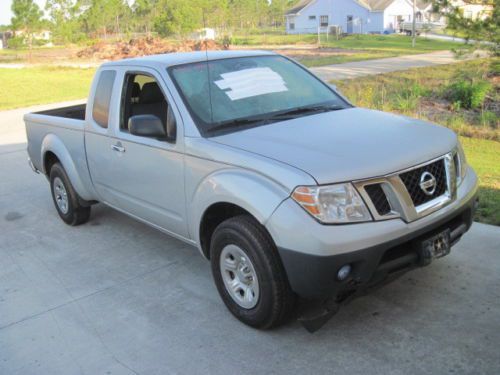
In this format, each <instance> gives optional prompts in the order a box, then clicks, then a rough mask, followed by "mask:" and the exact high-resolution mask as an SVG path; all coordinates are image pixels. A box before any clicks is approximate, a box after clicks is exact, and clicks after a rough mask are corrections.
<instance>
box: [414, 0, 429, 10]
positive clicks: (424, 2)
mask: <svg viewBox="0 0 500 375" xmlns="http://www.w3.org/2000/svg"><path fill="white" fill-rule="evenodd" d="M430 5H432V2H431V1H430V0H417V8H418V9H420V10H424V9H427V8H428V7H429V6H430Z"/></svg>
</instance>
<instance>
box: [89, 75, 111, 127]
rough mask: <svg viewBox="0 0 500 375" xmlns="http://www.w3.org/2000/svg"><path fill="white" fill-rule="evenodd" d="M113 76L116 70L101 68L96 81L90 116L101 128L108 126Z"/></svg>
mask: <svg viewBox="0 0 500 375" xmlns="http://www.w3.org/2000/svg"><path fill="white" fill-rule="evenodd" d="M115 77H116V72H115V71H114V70H103V71H102V72H101V74H100V75H99V81H98V82H97V87H96V91H95V95H94V104H93V106H92V118H93V119H94V121H95V122H97V124H98V125H99V126H101V127H103V128H107V127H108V121H109V104H110V103H111V94H112V92H113V84H114V83H115Z"/></svg>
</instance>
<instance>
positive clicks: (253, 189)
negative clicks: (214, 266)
mask: <svg viewBox="0 0 500 375" xmlns="http://www.w3.org/2000/svg"><path fill="white" fill-rule="evenodd" d="M289 194H290V193H289V192H288V191H287V190H286V189H285V188H284V187H283V186H280V185H278V184H276V183H275V182H273V181H271V180H269V179H267V178H265V177H264V176H262V175H259V174H256V173H253V172H250V171H244V170H237V169H231V170H223V171H219V172H216V173H214V174H212V175H210V176H208V177H207V178H206V179H205V180H204V181H203V182H202V183H201V184H200V185H199V186H198V188H197V189H196V191H195V192H194V194H193V196H192V199H191V201H190V204H189V210H190V211H191V214H190V217H191V224H190V228H191V233H192V237H194V239H195V242H196V243H197V245H198V247H199V249H200V251H201V252H202V254H203V255H204V256H205V257H206V258H207V259H209V258H210V238H211V235H212V233H213V231H214V230H215V228H216V227H217V225H219V224H220V223H221V222H222V221H224V220H226V219H228V218H230V217H233V216H237V215H241V214H247V215H249V216H251V217H253V218H254V219H255V220H256V221H257V222H259V223H260V224H262V225H263V226H265V223H266V222H267V220H268V219H269V217H271V215H272V213H273V212H274V210H275V209H276V208H277V207H278V206H279V204H280V203H281V202H282V201H283V200H284V199H286V198H287V197H288V196H289Z"/></svg>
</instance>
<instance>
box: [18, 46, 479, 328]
mask: <svg viewBox="0 0 500 375" xmlns="http://www.w3.org/2000/svg"><path fill="white" fill-rule="evenodd" d="M25 122H26V131H27V135H28V153H29V163H30V165H31V167H32V168H33V170H34V171H36V172H41V173H43V174H44V175H45V176H46V177H47V179H48V180H49V181H50V187H51V191H52V198H53V200H54V204H55V208H56V209H57V212H58V214H59V216H60V217H61V219H62V220H64V221H65V222H66V223H67V224H69V225H78V224H82V223H85V222H86V221H87V220H89V218H90V216H91V215H90V210H91V206H92V205H93V204H97V203H98V202H101V203H103V204H106V205H108V206H110V207H113V208H115V209H116V210H118V211H121V212H123V213H125V214H127V215H130V216H132V217H134V218H136V219H137V220H140V221H142V222H144V223H147V224H149V225H151V226H153V227H155V228H157V229H159V230H161V231H163V232H165V233H167V234H169V235H171V236H174V237H176V238H178V239H180V240H182V241H185V242H187V243H189V244H191V245H193V246H196V247H198V249H199V251H200V252H201V254H202V255H203V256H204V257H206V258H207V259H209V260H210V262H211V267H212V273H213V278H214V281H215V284H216V286H217V289H218V291H219V294H220V296H221V298H222V300H223V301H224V303H225V304H226V306H227V308H228V309H229V310H230V311H231V313H232V314H234V315H235V316H236V317H237V318H238V319H240V320H241V321H242V322H244V323H246V324H248V325H251V326H253V327H258V328H270V327H273V326H276V325H278V324H280V323H282V322H284V321H285V319H287V317H290V316H291V314H290V313H291V312H292V311H295V312H296V313H295V314H294V316H298V317H299V319H301V320H302V321H303V322H304V324H306V327H307V324H310V325H309V328H310V329H314V324H318V322H320V323H321V322H322V321H324V319H326V318H328V317H330V316H331V315H333V313H334V312H335V311H336V310H337V307H338V306H339V305H341V304H342V303H345V302H347V301H349V300H351V299H352V298H354V297H356V296H359V295H361V294H362V293H364V292H366V291H368V290H370V289H372V288H373V287H374V286H376V285H380V284H382V283H385V282H387V281H389V280H392V279H394V278H395V277H397V276H399V275H401V274H402V273H404V272H405V271H408V270H410V269H412V268H415V267H419V266H424V265H427V264H429V263H430V262H431V261H432V260H434V259H436V258H439V257H441V256H443V255H446V254H448V253H449V252H450V247H451V246H452V245H453V244H455V243H456V242H457V241H458V240H459V239H460V237H461V236H462V235H463V234H464V233H465V232H466V231H467V230H468V229H469V227H470V225H471V223H472V216H473V212H474V209H475V207H476V190H477V178H476V174H475V173H474V171H473V170H472V169H471V168H470V167H469V166H468V165H467V163H466V159H465V156H464V153H463V151H462V148H461V146H460V143H459V141H458V139H457V136H456V135H455V134H454V133H453V132H452V131H450V130H448V129H447V128H444V127H441V126H437V125H433V124H429V123H426V122H423V121H419V120H415V119H410V118H407V117H403V116H397V115H394V114H388V113H383V112H378V111H373V110H367V109H362V108H356V107H355V106H353V105H352V104H350V103H349V102H348V101H347V100H346V99H345V98H344V97H342V95H340V94H339V93H338V92H336V90H335V88H333V87H331V86H329V85H328V84H326V83H324V82H323V81H321V80H320V79H318V78H317V77H315V76H314V75H313V74H312V73H311V72H309V71H308V70H307V69H306V68H304V67H302V66H300V65H299V64H297V63H296V62H294V61H292V60H290V59H288V58H286V57H283V56H280V55H276V54H272V53H268V52H261V51H244V52H243V51H224V52H209V53H205V52H194V53H182V54H168V55H158V56H149V57H144V58H137V59H128V60H121V61H116V62H110V63H105V64H103V65H102V66H101V67H100V68H99V70H98V71H97V73H96V75H95V78H94V82H93V84H92V88H91V91H90V95H89V98H88V103H87V105H80V106H74V107H68V108H60V109H54V110H50V111H45V112H38V113H30V114H27V115H26V116H25Z"/></svg>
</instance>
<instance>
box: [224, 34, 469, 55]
mask: <svg viewBox="0 0 500 375" xmlns="http://www.w3.org/2000/svg"><path fill="white" fill-rule="evenodd" d="M231 42H232V43H231V44H235V45H249V46H257V45H259V46H262V45H268V44H269V45H282V44H316V43H317V42H318V37H317V35H315V34H305V35H285V34H256V35H246V36H238V35H235V36H233V38H232V40H231ZM321 46H322V47H330V48H342V49H350V50H373V51H379V52H380V51H391V52H393V53H397V54H403V53H404V54H412V53H425V52H432V51H441V50H450V49H452V48H457V47H464V46H465V45H464V44H461V43H455V42H450V41H446V40H436V39H427V38H425V37H418V38H417V43H416V45H415V48H413V47H412V46H411V37H409V36H406V35H394V34H393V35H348V36H346V37H343V38H341V39H339V40H335V38H334V37H333V36H330V37H329V38H328V41H327V40H326V37H325V35H321ZM467 48H468V47H467Z"/></svg>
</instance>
